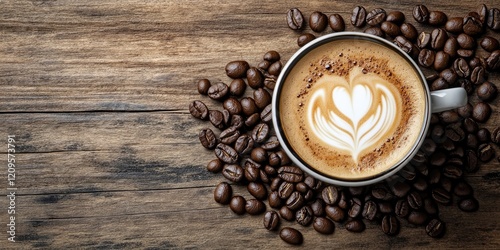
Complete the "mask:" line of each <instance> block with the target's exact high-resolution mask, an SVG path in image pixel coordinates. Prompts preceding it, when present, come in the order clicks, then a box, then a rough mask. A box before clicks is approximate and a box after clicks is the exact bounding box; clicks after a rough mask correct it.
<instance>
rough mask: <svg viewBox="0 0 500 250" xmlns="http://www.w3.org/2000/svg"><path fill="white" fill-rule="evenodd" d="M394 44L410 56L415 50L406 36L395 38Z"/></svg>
mask: <svg viewBox="0 0 500 250" xmlns="http://www.w3.org/2000/svg"><path fill="white" fill-rule="evenodd" d="M394 43H395V44H396V45H397V46H398V47H400V48H401V49H402V50H403V51H404V52H406V53H408V54H410V53H411V51H412V49H413V44H412V43H411V42H410V40H408V39H407V38H406V37H404V36H397V37H396V38H394Z"/></svg>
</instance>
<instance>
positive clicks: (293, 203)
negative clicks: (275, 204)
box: [286, 191, 305, 211]
mask: <svg viewBox="0 0 500 250" xmlns="http://www.w3.org/2000/svg"><path fill="white" fill-rule="evenodd" d="M304 203H305V199H304V196H302V194H301V193H300V192H298V191H294V192H293V193H292V194H291V195H290V197H288V199H287V200H286V206H287V207H288V208H290V209H291V210H292V211H295V210H297V209H299V208H301V207H302V206H303V205H304Z"/></svg>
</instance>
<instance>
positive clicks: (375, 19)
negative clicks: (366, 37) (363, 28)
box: [366, 8, 387, 26]
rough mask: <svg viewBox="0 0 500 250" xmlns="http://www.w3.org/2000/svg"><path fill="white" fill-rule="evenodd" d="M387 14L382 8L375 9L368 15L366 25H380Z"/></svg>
mask: <svg viewBox="0 0 500 250" xmlns="http://www.w3.org/2000/svg"><path fill="white" fill-rule="evenodd" d="M386 16H387V13H386V12H385V10H384V9H382V8H375V9H373V10H372V11H370V12H369V13H368V14H367V15H366V23H367V24H368V25H370V26H375V25H379V24H380V23H382V22H383V21H385V18H386Z"/></svg>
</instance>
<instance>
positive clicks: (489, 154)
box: [477, 143, 495, 162]
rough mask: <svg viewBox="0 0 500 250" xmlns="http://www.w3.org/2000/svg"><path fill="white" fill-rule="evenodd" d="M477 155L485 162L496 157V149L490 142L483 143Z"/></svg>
mask: <svg viewBox="0 0 500 250" xmlns="http://www.w3.org/2000/svg"><path fill="white" fill-rule="evenodd" d="M477 156H478V158H479V159H480V160H481V161H483V162H488V161H490V160H491V159H493V157H495V149H494V148H493V147H492V146H491V145H490V144H487V143H485V144H481V145H479V148H478V149H477Z"/></svg>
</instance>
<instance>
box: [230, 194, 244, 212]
mask: <svg viewBox="0 0 500 250" xmlns="http://www.w3.org/2000/svg"><path fill="white" fill-rule="evenodd" d="M246 202H247V201H246V200H245V198H243V197H242V196H239V195H238V196H234V197H233V198H232V199H231V201H230V203H229V208H231V210H232V211H233V212H234V213H235V214H238V215H242V214H245V204H246Z"/></svg>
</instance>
